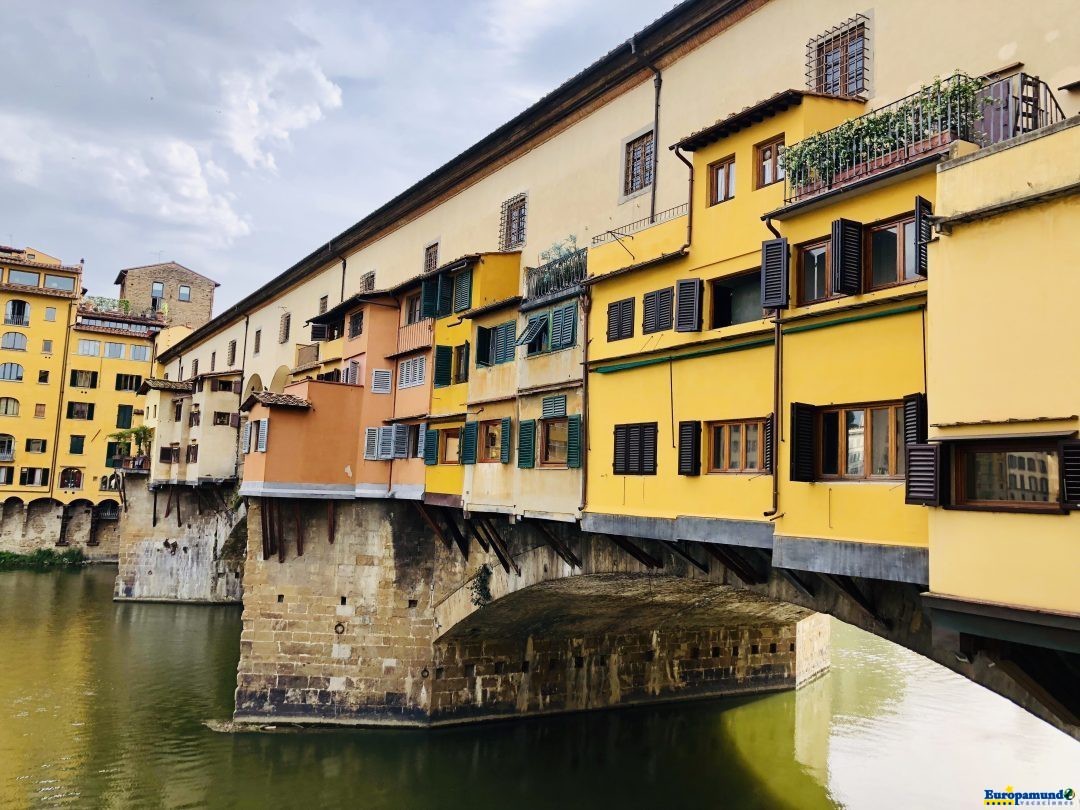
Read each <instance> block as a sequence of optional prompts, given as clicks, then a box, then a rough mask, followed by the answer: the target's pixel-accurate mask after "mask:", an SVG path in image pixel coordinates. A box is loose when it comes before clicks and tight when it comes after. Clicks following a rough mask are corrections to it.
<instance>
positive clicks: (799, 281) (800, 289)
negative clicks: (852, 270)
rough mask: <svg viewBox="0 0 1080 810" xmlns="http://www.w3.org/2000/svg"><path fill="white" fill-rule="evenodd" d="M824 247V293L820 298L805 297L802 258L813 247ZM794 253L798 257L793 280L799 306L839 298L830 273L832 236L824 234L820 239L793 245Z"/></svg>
mask: <svg viewBox="0 0 1080 810" xmlns="http://www.w3.org/2000/svg"><path fill="white" fill-rule="evenodd" d="M819 247H824V248H825V295H824V296H823V297H821V298H807V297H806V293H805V285H804V284H803V259H804V256H805V254H806V253H807V252H808V251H810V250H814V249H815V248H819ZM795 255H796V256H797V257H798V259H797V261H796V264H795V280H796V287H797V295H796V300H797V301H798V304H799V306H808V305H810V304H819V303H821V302H822V301H831V300H832V299H834V298H840V297H841V296H840V295H839V294H838V293H836V292H835V291H833V288H832V286H833V285H832V273H831V272H830V268H831V267H832V237H831V236H826V237H823V238H821V239H814V240H813V241H811V242H803V243H802V244H800V245H796V246H795Z"/></svg>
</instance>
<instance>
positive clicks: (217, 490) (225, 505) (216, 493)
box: [210, 486, 229, 512]
mask: <svg viewBox="0 0 1080 810" xmlns="http://www.w3.org/2000/svg"><path fill="white" fill-rule="evenodd" d="M210 491H211V492H213V493H214V496H215V497H216V498H217V499H218V503H220V504H221V511H223V512H228V511H229V504H228V503H227V502H226V501H225V496H224V495H222V494H221V487H219V486H215V487H213V489H211V490H210Z"/></svg>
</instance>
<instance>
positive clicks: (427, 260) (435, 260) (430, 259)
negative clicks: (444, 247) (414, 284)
mask: <svg viewBox="0 0 1080 810" xmlns="http://www.w3.org/2000/svg"><path fill="white" fill-rule="evenodd" d="M438 266H439V243H438V242H432V243H431V244H430V245H428V246H427V247H426V248H424V272H425V273H432V272H434V271H435V268H436V267H438Z"/></svg>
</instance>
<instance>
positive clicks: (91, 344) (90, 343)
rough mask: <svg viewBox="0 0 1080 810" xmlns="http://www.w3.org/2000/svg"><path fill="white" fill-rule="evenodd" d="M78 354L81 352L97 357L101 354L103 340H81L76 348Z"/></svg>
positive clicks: (87, 355)
mask: <svg viewBox="0 0 1080 810" xmlns="http://www.w3.org/2000/svg"><path fill="white" fill-rule="evenodd" d="M75 353H76V354H81V355H83V356H84V357H97V356H98V355H99V354H101V341H99V340H80V341H79V346H78V348H77V349H76V352H75Z"/></svg>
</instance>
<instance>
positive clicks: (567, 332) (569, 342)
mask: <svg viewBox="0 0 1080 810" xmlns="http://www.w3.org/2000/svg"><path fill="white" fill-rule="evenodd" d="M576 341H577V304H576V303H574V304H567V305H566V306H565V307H563V322H562V333H561V334H560V335H559V346H560V348H563V349H565V348H567V347H569V346H573V345H574V343H575V342H576Z"/></svg>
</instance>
